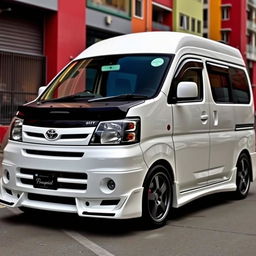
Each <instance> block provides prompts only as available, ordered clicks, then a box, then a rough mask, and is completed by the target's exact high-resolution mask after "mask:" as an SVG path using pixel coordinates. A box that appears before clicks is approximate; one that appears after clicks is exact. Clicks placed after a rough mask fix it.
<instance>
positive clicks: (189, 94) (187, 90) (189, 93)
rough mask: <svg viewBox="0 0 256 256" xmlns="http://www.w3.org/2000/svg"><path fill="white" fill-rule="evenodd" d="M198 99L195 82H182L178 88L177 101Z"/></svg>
mask: <svg viewBox="0 0 256 256" xmlns="http://www.w3.org/2000/svg"><path fill="white" fill-rule="evenodd" d="M197 97H198V88H197V84H196V83H195V82H188V81H187V82H180V83H179V84H178V86H177V99H188V98H190V99H193V98H197Z"/></svg>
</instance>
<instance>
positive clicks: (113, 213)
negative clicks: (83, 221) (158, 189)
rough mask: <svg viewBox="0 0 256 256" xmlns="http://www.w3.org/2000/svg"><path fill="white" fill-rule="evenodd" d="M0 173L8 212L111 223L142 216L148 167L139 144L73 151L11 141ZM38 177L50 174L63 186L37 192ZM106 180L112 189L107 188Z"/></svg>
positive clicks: (1, 196) (0, 192)
mask: <svg viewBox="0 0 256 256" xmlns="http://www.w3.org/2000/svg"><path fill="white" fill-rule="evenodd" d="M74 153H75V154H74ZM2 170H3V177H2V178H1V180H0V203H1V204H4V205H6V206H8V207H30V208H35V209H42V210H49V211H58V212H70V213H77V214H78V215H79V216H87V217H99V218H115V219H125V218H135V217H140V216H141V214H142V194H143V187H142V184H143V181H144V177H145V175H146V172H147V166H146V164H145V162H144V159H143V155H142V152H141V149H140V146H139V145H130V146H107V147H104V146H103V147H102V146H98V147H94V146H86V147H77V146H75V147H71V146H52V145H51V146H49V145H32V144H26V143H17V142H13V141H9V143H8V145H7V146H6V148H5V151H4V159H3V163H2ZM37 172H40V173H44V172H46V173H54V174H55V175H57V176H58V177H57V182H58V185H61V186H58V188H57V189H48V188H35V187H34V185H33V182H34V174H36V173H37ZM81 174H86V176H83V178H81ZM76 175H78V176H77V177H76ZM110 179H112V180H113V181H114V182H115V184H116V186H115V189H114V190H110V189H109V188H108V187H107V185H106V184H107V181H108V180H110ZM63 184H64V185H63Z"/></svg>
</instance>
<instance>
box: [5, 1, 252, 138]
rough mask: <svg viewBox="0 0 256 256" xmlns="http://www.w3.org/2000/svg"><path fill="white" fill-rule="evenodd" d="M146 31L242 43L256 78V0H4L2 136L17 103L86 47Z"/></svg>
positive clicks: (250, 72) (250, 69)
mask: <svg viewBox="0 0 256 256" xmlns="http://www.w3.org/2000/svg"><path fill="white" fill-rule="evenodd" d="M144 31H179V32H186V33H192V34H195V35H200V36H202V35H203V36H204V37H208V38H211V39H213V40H217V41H220V40H222V41H224V42H225V43H227V44H229V45H231V46H234V47H236V48H238V49H239V50H240V51H241V53H242V55H243V57H244V60H245V62H246V64H247V66H248V69H249V74H250V78H251V81H252V84H253V88H254V87H255V86H256V0H76V1H73V2H72V4H70V0H44V1H38V0H1V2H0V143H1V140H2V138H3V136H4V134H5V131H6V129H7V127H8V125H9V123H10V121H11V117H12V116H13V115H14V114H15V112H16V109H17V106H18V105H20V104H23V103H25V102H28V101H30V100H32V99H34V98H35V97H36V95H37V91H38V88H39V87H40V86H42V85H45V84H46V83H48V82H49V81H50V80H51V79H52V78H53V77H54V76H55V74H56V73H57V72H58V71H60V70H61V69H62V68H63V67H64V66H65V65H66V64H67V63H68V62H69V61H70V60H72V59H73V58H74V57H75V56H76V55H77V54H78V53H79V52H81V51H82V50H83V49H85V47H88V46H90V45H92V44H94V43H96V42H97V41H100V40H103V39H106V38H110V37H113V36H118V35H122V34H128V33H136V32H144ZM254 91H255V92H256V90H254ZM254 94H255V95H254V96H256V93H254Z"/></svg>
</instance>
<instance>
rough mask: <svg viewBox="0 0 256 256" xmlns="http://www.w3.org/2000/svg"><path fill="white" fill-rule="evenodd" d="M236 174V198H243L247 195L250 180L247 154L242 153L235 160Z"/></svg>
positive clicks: (249, 165)
mask: <svg viewBox="0 0 256 256" xmlns="http://www.w3.org/2000/svg"><path fill="white" fill-rule="evenodd" d="M236 167H237V175H236V186H237V189H236V191H235V198H236V199H244V198H246V197H247V195H248V193H249V190H250V182H251V164H250V160H249V158H248V156H247V154H245V153H242V154H241V155H240V156H239V158H238V161H237V165H236Z"/></svg>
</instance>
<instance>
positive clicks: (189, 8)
mask: <svg viewBox="0 0 256 256" xmlns="http://www.w3.org/2000/svg"><path fill="white" fill-rule="evenodd" d="M180 13H182V14H183V15H186V16H189V24H190V25H189V26H190V28H189V30H184V29H181V28H180ZM173 14H174V20H173V21H174V22H173V28H174V29H173V30H174V31H178V32H187V33H193V34H197V35H202V34H203V0H174V1H173ZM192 18H194V19H196V22H197V21H200V22H201V26H200V27H201V33H197V29H196V32H192V31H191V19H192ZM196 27H197V26H196Z"/></svg>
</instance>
